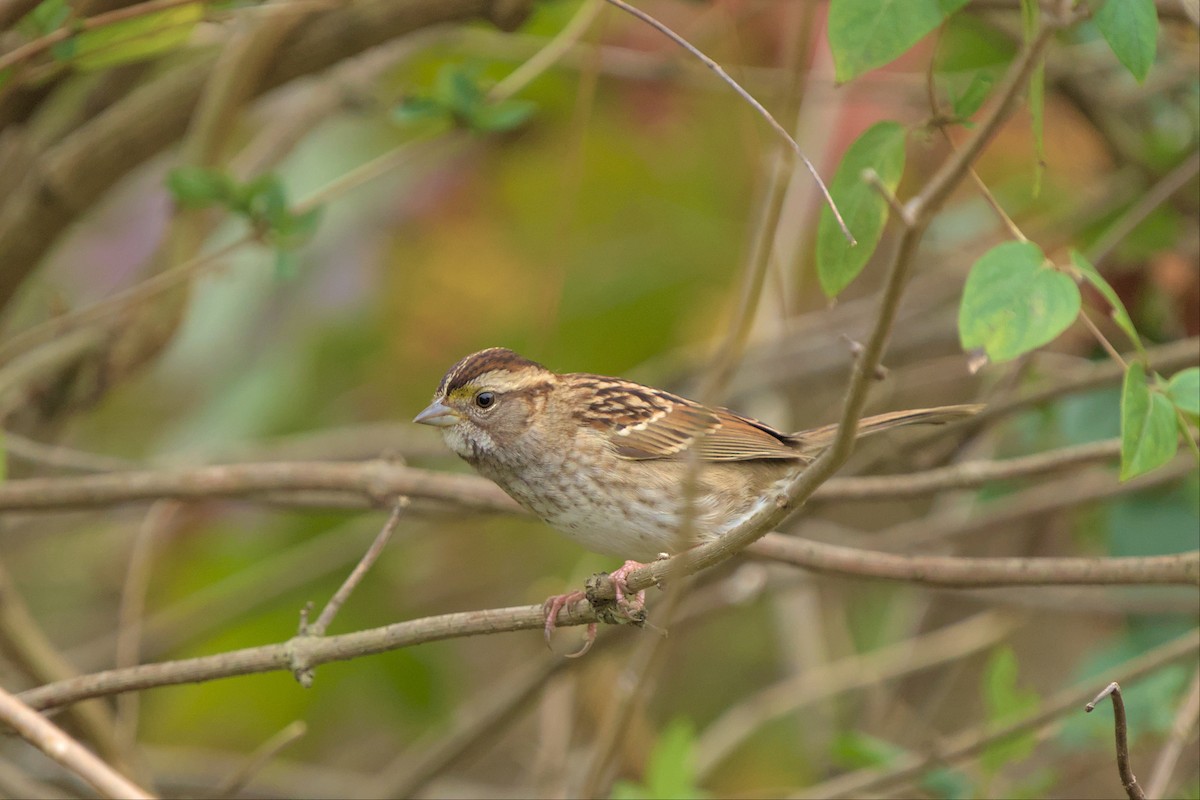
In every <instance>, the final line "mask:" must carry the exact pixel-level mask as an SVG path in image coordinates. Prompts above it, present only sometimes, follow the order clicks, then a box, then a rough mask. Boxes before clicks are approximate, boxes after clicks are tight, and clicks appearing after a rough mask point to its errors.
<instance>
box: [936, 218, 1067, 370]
mask: <svg viewBox="0 0 1200 800" xmlns="http://www.w3.org/2000/svg"><path fill="white" fill-rule="evenodd" d="M1079 305H1080V298H1079V287H1077V286H1076V285H1075V282H1074V281H1073V280H1071V278H1070V277H1069V276H1067V275H1064V274H1063V273H1061V272H1058V271H1057V270H1055V269H1053V268H1052V267H1050V266H1048V265H1047V264H1046V263H1045V256H1043V255H1042V251H1041V250H1040V249H1039V248H1038V246H1037V245H1035V244H1033V243H1031V242H1006V243H1005V244H1001V245H997V246H996V247H993V248H992V249H991V250H989V251H988V252H986V253H984V254H983V256H982V257H981V258H980V259H979V260H978V261H976V262H975V264H974V266H972V267H971V273H970V275H968V276H967V283H966V286H965V287H963V297H962V305H961V306H959V310H958V335H959V338H960V340H961V341H962V346H963V348H964V349H966V350H970V349H972V348H976V347H982V348H983V349H984V351H985V352H986V353H987V355H988V358H990V359H991V360H992V361H995V362H1001V361H1009V360H1011V359H1014V358H1016V357H1017V356H1019V355H1022V354H1023V353H1027V352H1029V351H1030V350H1033V349H1035V348H1038V347H1041V346H1042V345H1044V344H1046V343H1047V342H1050V341H1053V340H1054V338H1055V337H1057V336H1058V335H1059V334H1060V333H1062V332H1063V331H1065V330H1066V329H1067V328H1068V327H1070V325H1071V323H1072V322H1074V321H1075V318H1076V317H1077V316H1078V315H1079Z"/></svg>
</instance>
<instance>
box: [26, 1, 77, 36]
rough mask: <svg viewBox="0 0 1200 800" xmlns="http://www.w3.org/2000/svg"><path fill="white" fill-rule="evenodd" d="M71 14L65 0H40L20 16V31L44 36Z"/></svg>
mask: <svg viewBox="0 0 1200 800" xmlns="http://www.w3.org/2000/svg"><path fill="white" fill-rule="evenodd" d="M70 16H71V7H70V6H69V5H67V0H42V2H40V3H38V4H37V5H36V6H34V7H33V10H32V11H30V12H29V13H28V14H26V15H25V16H24V17H22V18H21V22H20V23H19V24H20V26H21V28H22V29H24V30H23V31H22V32H27V33H31V34H33V35H35V36H45V35H46V34H48V33H50V32H51V31H53V30H55V29H56V28H58V27H59V26H61V25H62V24H63V23H64V22H66V21H67V19H68V18H69V17H70Z"/></svg>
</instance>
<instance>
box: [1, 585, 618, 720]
mask: <svg viewBox="0 0 1200 800" xmlns="http://www.w3.org/2000/svg"><path fill="white" fill-rule="evenodd" d="M595 621H596V615H595V614H594V613H593V612H592V611H591V609H590V608H588V607H587V606H586V605H583V604H576V606H570V607H567V608H564V609H563V610H562V611H561V612H559V615H558V625H559V626H566V625H584V624H588V623H591V622H595ZM545 622H546V617H545V611H544V610H543V609H542V605H541V604H540V603H539V604H537V605H530V606H514V607H510V608H497V609H490V610H480V611H463V612H459V613H456V614H443V615H441V616H436V617H425V618H422V619H417V620H411V621H408V622H398V623H395V624H392V625H385V626H383V627H380V628H371V629H368V630H363V631H356V632H354V633H347V634H342V635H340V636H323V637H316V636H296V637H294V638H292V639H290V640H288V641H286V642H279V643H276V644H269V645H264V646H261V647H249V648H244V649H242V650H233V651H230V652H226V653H219V654H217V655H212V656H202V657H199V658H188V659H182V660H179V661H167V662H163V663H159V664H142V665H140V666H137V667H132V668H129V669H120V670H105V671H103V672H97V673H93V674H91V675H84V676H80V677H78V678H71V679H67V680H63V681H58V682H56V683H51V684H47V685H45V686H41V687H38V688H37V689H31V690H29V691H27V692H23V693H22V694H21V699H22V700H23V701H25V702H26V703H28V704H29V705H31V706H32V707H34V708H36V709H38V710H44V709H47V708H54V707H57V706H62V705H69V704H71V703H76V702H78V701H80V700H86V699H88V698H91V697H101V696H107V695H113V694H120V693H121V692H129V691H135V690H139V689H148V688H150V687H154V686H174V685H179V684H183V683H200V682H204V681H211V680H217V679H219V678H229V677H233V676H235V675H252V674H255V673H260V672H276V671H280V670H286V671H288V672H292V671H293V670H294V664H295V663H296V662H297V660H300V661H302V662H303V663H305V664H307V665H309V666H310V667H318V666H320V665H322V664H327V663H329V662H331V661H346V660H349V659H352V658H357V657H360V656H365V655H373V654H376V653H384V652H387V651H389V650H396V649H399V648H401V647H409V646H411V645H415V644H422V643H425V642H434V641H441V640H443V639H454V638H459V637H464V636H475V635H482V634H489V633H506V632H511V631H521V630H537V631H541V630H542V628H543V627H544V625H545Z"/></svg>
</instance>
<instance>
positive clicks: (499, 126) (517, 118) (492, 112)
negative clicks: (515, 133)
mask: <svg viewBox="0 0 1200 800" xmlns="http://www.w3.org/2000/svg"><path fill="white" fill-rule="evenodd" d="M535 111H537V104H536V103H534V102H533V101H531V100H508V101H506V102H503V103H499V104H497V105H490V106H480V107H479V108H477V109H476V110H475V113H474V114H473V115H472V117H471V120H470V122H471V127H472V128H473V129H474V130H477V131H481V132H484V133H503V132H505V131H511V130H513V129H514V128H518V127H520V126H521V125H523V124H524V123H525V121H526V120H527V119H529V118H530V117H531V116H533V112H535Z"/></svg>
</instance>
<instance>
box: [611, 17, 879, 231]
mask: <svg viewBox="0 0 1200 800" xmlns="http://www.w3.org/2000/svg"><path fill="white" fill-rule="evenodd" d="M606 2H608V3H611V4H612V5H614V6H616V7H617V8H619V9H621V10H622V11H624V12H625V13H627V14H632V15H633V16H635V17H637V18H638V19H640V20H641V21H642V22H644V23H646V24H647V25H649V26H650V27H652V28H654V29H655V30H656V31H658V32H659V33H661V34H663V35H664V36H666V37H667V38H668V39H670V40H671V41H672V42H674V43H675V44H677V45H679V46H680V47H682V48H683V49H684V50H687V51H688V52H689V53H691V54H692V55H693V56H695V57H696V58H697V59H699V60H700V62H701V63H703V64H704V66H706V67H708V68H709V69H711V70H712V71H713V72H715V73H716V74H717V77H719V78H720V79H721V80H723V81H724V82H725V83H727V84H728V85H729V87H730V88H731V89H733V90H734V91H735V92H737V94H738V96H739V97H741V98H742V99H743V100H745V101H746V102H747V103H749V104H750V107H751V108H753V109H754V110H755V111H756V112H758V114H759V115H760V116H761V117H762V118H763V119H765V120H766V121H767V124H768V125H770V126H771V129H772V130H774V131H775V132H776V133H778V134H779V135H780V136H782V137H783V138H784V140H785V141H787V143H788V145H789V146H790V147H791V149H792V152H794V153H795V154H796V157H797V158H799V159H800V161H801V162H802V163H803V164H804V166H805V168H807V169H808V171H809V173H811V174H812V176H813V180H814V181H816V184H817V188H818V189H819V190H820V192H821V195H822V196H823V197H824V198H825V203H826V205H828V206H829V210H830V211H831V212H833V216H834V218H835V219H836V220H837V223H838V226H839V227H840V228H841V229H842V235H843V236H845V237H846V240H847V241H848V242H850V244H852V245H853V244H857V243H858V242H857V241H856V240H855V239H854V234H852V233H851V232H850V228H848V227H847V226H846V221H845V220H843V219H842V214H841V212H840V211H838V208H837V204H836V203H834V202H833V197H832V196H831V195H830V194H829V189H828V188H826V186H825V182H824V181H822V180H821V175H820V173H818V172H817V168H816V167H815V166H813V163H812V162H811V161H809V160H808V157H807V156H806V155H804V151H802V150H801V149H800V145H799V144H798V143H797V142H796V140H795V139H793V138H792V135H791V134H790V133H788V132H787V129H786V128H784V127H783V126H782V125H780V124H779V121H778V120H776V119H775V117H773V116H772V115H771V112H770V111H767V109H766V108H765V107H764V106H763V104H762V103H760V102H758V101H757V100H755V99H754V95H752V94H750V93H749V92H748V91H746V90H745V89H743V88H742V86H741V84H739V83H738V82H737V81H735V80H734V79H733V78H731V77H730V76H729V73H727V72H726V71H725V70H724V69H722V68H721V65H720V64H718V63H717V62H716V61H713V60H712V59H711V58H709V57H708V56H706V55H705V54H704V53H702V52H701V51H700V49H699V48H697V47H696V46H695V45H694V44H692V43H691V42H689V41H688V40H687V39H685V38H683V37H682V36H680V35H679V34H678V33H676V32H675V31H673V30H671V29H670V28H669V27H667V26H666V25H664V24H663V23H662V22H660V21H659V20H657V19H655V18H654V17H652V16H650V15H649V14H647V13H646V12H645V11H642V10H641V9H640V8H636V7H634V6H631V5H629V3H626V2H625V0H606Z"/></svg>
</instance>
